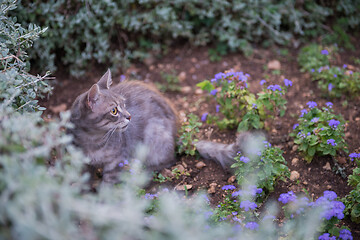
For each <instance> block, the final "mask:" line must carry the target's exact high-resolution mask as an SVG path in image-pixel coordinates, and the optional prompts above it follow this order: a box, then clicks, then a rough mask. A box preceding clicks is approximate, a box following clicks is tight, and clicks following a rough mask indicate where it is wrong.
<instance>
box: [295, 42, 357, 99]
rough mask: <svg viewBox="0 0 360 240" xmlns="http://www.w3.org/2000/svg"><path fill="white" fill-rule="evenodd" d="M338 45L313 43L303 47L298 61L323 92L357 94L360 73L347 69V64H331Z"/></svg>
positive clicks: (333, 94)
mask: <svg viewBox="0 0 360 240" xmlns="http://www.w3.org/2000/svg"><path fill="white" fill-rule="evenodd" d="M336 52H337V47H324V46H321V45H318V44H311V45H308V46H305V47H303V48H302V49H301V51H300V54H299V57H298V62H299V64H300V66H301V69H302V71H306V72H308V73H310V75H311V78H312V80H313V81H316V82H317V84H318V87H319V88H320V89H321V90H322V92H323V93H325V94H326V95H328V96H330V97H341V96H344V95H345V96H350V97H352V96H357V95H358V94H359V93H360V73H359V72H353V71H350V70H347V65H346V64H343V66H342V67H341V68H340V67H336V66H331V60H332V59H333V58H334V57H333V55H334V54H335V53H336Z"/></svg>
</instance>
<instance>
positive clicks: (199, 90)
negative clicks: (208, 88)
mask: <svg viewBox="0 0 360 240" xmlns="http://www.w3.org/2000/svg"><path fill="white" fill-rule="evenodd" d="M203 92H204V91H203V90H202V89H200V88H198V89H196V90H195V94H197V95H200V94H203Z"/></svg>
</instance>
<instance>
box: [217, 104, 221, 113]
mask: <svg viewBox="0 0 360 240" xmlns="http://www.w3.org/2000/svg"><path fill="white" fill-rule="evenodd" d="M219 111H220V105H219V104H217V105H216V112H219Z"/></svg>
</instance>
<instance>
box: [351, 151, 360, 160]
mask: <svg viewBox="0 0 360 240" xmlns="http://www.w3.org/2000/svg"><path fill="white" fill-rule="evenodd" d="M349 157H350V160H351V161H354V158H360V153H355V152H354V153H350V154H349Z"/></svg>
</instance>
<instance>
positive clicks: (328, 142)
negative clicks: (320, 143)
mask: <svg viewBox="0 0 360 240" xmlns="http://www.w3.org/2000/svg"><path fill="white" fill-rule="evenodd" d="M326 143H327V144H329V145H331V146H336V145H337V144H336V142H335V140H334V139H332V138H330V139H328V140H327V142H326Z"/></svg>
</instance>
